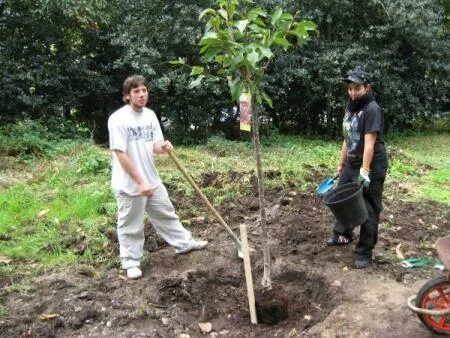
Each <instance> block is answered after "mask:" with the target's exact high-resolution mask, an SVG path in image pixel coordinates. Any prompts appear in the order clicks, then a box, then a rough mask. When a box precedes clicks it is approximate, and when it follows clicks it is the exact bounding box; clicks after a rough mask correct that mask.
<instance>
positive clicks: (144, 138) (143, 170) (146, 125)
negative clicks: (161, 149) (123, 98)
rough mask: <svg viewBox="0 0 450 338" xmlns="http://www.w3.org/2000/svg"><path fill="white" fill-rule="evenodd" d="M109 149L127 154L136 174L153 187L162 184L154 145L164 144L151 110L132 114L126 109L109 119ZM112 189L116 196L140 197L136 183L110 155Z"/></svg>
mask: <svg viewBox="0 0 450 338" xmlns="http://www.w3.org/2000/svg"><path fill="white" fill-rule="evenodd" d="M108 130H109V148H110V149H111V150H121V151H123V152H126V153H127V155H128V157H129V158H130V160H131V162H132V163H133V165H134V166H135V168H136V170H137V171H138V172H139V173H140V174H141V176H142V177H143V179H144V180H145V181H146V182H147V183H148V184H150V185H151V186H152V187H156V186H158V185H159V184H161V178H160V177H159V174H158V171H157V170H156V167H155V163H154V161H153V144H154V143H157V142H161V141H164V137H163V134H162V131H161V126H160V125H159V121H158V118H157V117H156V115H155V112H154V111H153V110H150V109H148V108H144V109H143V111H142V112H135V111H134V110H133V109H132V108H131V106H129V105H125V106H123V107H122V108H120V109H119V110H117V111H115V112H114V113H113V114H112V115H111V116H110V117H109V119H108ZM111 187H112V189H113V190H114V191H115V192H124V193H126V194H128V195H132V196H135V195H139V194H140V193H139V189H138V187H137V184H136V182H135V181H134V180H133V178H131V176H130V175H128V173H127V172H126V171H125V170H124V169H123V167H122V165H121V164H120V162H119V160H118V159H117V156H116V153H115V152H114V151H113V152H112V177H111Z"/></svg>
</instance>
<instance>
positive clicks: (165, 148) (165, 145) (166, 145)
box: [161, 141, 173, 153]
mask: <svg viewBox="0 0 450 338" xmlns="http://www.w3.org/2000/svg"><path fill="white" fill-rule="evenodd" d="M161 149H162V150H163V151H164V152H166V153H168V152H170V151H171V150H172V149H173V145H172V143H170V141H164V142H163V143H161Z"/></svg>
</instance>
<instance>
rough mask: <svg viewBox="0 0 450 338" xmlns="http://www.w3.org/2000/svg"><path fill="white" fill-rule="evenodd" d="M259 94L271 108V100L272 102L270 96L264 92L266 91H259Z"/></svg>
mask: <svg viewBox="0 0 450 338" xmlns="http://www.w3.org/2000/svg"><path fill="white" fill-rule="evenodd" d="M261 95H262V97H263V99H264V101H266V102H267V104H268V105H269V107H270V108H273V102H272V99H271V98H270V96H269V95H267V93H266V92H263V91H261Z"/></svg>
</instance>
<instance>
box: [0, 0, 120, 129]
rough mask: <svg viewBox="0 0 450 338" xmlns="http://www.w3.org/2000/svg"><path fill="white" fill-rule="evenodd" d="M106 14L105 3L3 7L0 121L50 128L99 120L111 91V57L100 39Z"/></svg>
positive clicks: (44, 0) (26, 2) (23, 2)
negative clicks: (32, 122) (33, 121)
mask: <svg viewBox="0 0 450 338" xmlns="http://www.w3.org/2000/svg"><path fill="white" fill-rule="evenodd" d="M107 9H108V8H107V1H104V0H96V1H88V0H83V1H73V0H66V1H54V0H39V1H31V0H5V1H3V2H2V5H1V17H0V49H1V50H2V53H1V57H0V69H2V74H3V76H2V78H1V80H0V81H1V86H2V91H1V92H0V106H1V107H2V112H1V114H2V115H1V116H0V122H2V123H5V122H6V123H10V122H13V121H15V120H18V119H19V120H20V119H23V118H30V119H37V118H39V119H41V120H44V121H46V124H47V125H48V126H49V127H50V129H51V128H52V127H54V126H57V125H60V124H61V123H66V122H67V121H68V120H71V119H72V120H73V119H74V120H75V121H77V122H80V121H83V122H87V121H89V123H90V124H93V121H95V120H96V119H97V120H98V117H97V115H98V114H99V112H101V111H104V110H105V109H107V107H108V104H107V103H108V102H110V101H111V99H110V98H109V96H111V93H112V92H113V91H115V90H116V88H111V86H110V83H111V81H112V80H113V79H114V76H113V75H114V73H113V72H111V70H110V68H111V66H110V64H111V60H110V58H111V57H114V55H115V52H114V50H113V49H111V48H109V47H108V42H107V41H105V40H104V36H102V35H101V34H102V30H103V29H105V28H106V27H107V20H108V13H107V12H106V10H107ZM106 49H107V50H106ZM104 120H105V117H104V116H103V118H102V119H101V122H99V121H97V122H98V123H97V125H99V124H103V123H104Z"/></svg>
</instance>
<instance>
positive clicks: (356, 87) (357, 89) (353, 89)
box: [347, 82, 369, 101]
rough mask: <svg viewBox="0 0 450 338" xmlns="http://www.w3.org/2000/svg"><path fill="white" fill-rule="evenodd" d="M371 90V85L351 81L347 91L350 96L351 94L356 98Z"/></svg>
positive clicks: (353, 98)
mask: <svg viewBox="0 0 450 338" xmlns="http://www.w3.org/2000/svg"><path fill="white" fill-rule="evenodd" d="M368 91H369V85H362V84H359V83H353V82H349V83H348V84H347V92H348V96H350V99H351V100H352V101H353V100H356V99H357V98H358V97H361V96H363V95H364V94H367V92H368Z"/></svg>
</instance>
